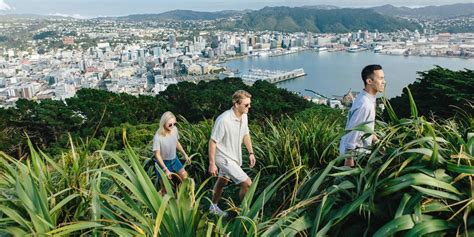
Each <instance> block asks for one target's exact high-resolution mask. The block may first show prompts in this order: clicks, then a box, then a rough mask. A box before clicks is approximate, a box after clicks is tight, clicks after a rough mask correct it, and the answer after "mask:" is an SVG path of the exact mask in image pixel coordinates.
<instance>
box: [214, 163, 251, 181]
mask: <svg viewBox="0 0 474 237" xmlns="http://www.w3.org/2000/svg"><path fill="white" fill-rule="evenodd" d="M216 166H217V168H219V177H227V178H230V179H232V181H233V182H234V183H236V184H240V183H242V182H244V181H245V180H247V179H248V178H249V176H248V175H247V174H246V173H245V172H244V171H243V170H242V167H240V165H239V164H237V162H235V161H234V160H230V159H222V158H216Z"/></svg>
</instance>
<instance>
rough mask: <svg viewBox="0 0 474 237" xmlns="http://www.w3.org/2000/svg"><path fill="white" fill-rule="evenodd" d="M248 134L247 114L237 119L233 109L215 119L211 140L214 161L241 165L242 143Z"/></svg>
mask: <svg viewBox="0 0 474 237" xmlns="http://www.w3.org/2000/svg"><path fill="white" fill-rule="evenodd" d="M248 134H249V127H248V119H247V114H243V115H242V117H241V119H238V118H237V116H236V115H235V113H234V111H233V109H230V110H227V111H225V112H224V113H222V114H221V115H219V117H217V119H216V123H215V124H214V127H213V128H212V133H211V139H212V140H214V141H215V142H216V147H217V149H216V160H218V159H228V160H233V161H235V162H237V164H239V165H242V142H243V139H244V136H245V135H248Z"/></svg>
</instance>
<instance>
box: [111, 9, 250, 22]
mask: <svg viewBox="0 0 474 237" xmlns="http://www.w3.org/2000/svg"><path fill="white" fill-rule="evenodd" d="M244 13H245V11H231V10H228V11H218V12H198V11H191V10H174V11H168V12H164V13H160V14H135V15H128V16H123V17H117V18H115V19H118V20H131V21H143V20H182V21H186V20H216V19H220V18H229V17H233V16H236V15H242V14H244Z"/></svg>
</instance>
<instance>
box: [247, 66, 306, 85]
mask: <svg viewBox="0 0 474 237" xmlns="http://www.w3.org/2000/svg"><path fill="white" fill-rule="evenodd" d="M305 75H306V73H305V72H304V69H303V68H298V69H295V70H292V71H280V70H275V71H272V70H262V69H250V70H249V73H248V74H244V75H242V80H243V81H244V83H246V84H249V85H252V84H253V83H255V82H256V81H258V80H262V81H268V82H270V83H272V84H275V83H278V82H282V81H286V80H290V79H294V78H297V77H302V76H305Z"/></svg>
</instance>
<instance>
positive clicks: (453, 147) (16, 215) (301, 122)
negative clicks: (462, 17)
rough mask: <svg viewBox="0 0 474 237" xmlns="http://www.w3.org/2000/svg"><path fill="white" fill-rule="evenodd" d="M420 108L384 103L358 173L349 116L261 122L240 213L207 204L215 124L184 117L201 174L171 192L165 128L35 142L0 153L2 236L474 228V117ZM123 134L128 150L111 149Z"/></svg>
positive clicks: (322, 114) (455, 232) (464, 232)
mask: <svg viewBox="0 0 474 237" xmlns="http://www.w3.org/2000/svg"><path fill="white" fill-rule="evenodd" d="M410 106H411V111H412V115H411V117H410V118H398V117H397V116H396V114H395V113H394V112H393V110H392V109H391V107H390V105H389V104H387V105H386V108H387V109H388V110H389V111H388V112H389V116H390V120H389V121H386V122H379V123H377V135H378V136H379V137H380V138H381V142H380V143H378V144H376V145H375V146H374V147H373V152H372V153H371V154H370V155H367V156H361V157H360V158H359V162H358V164H357V167H356V168H355V169H352V170H341V169H339V168H338V167H337V166H339V165H342V162H343V159H344V158H345V157H344V156H338V152H337V144H338V140H339V138H340V136H341V135H342V134H343V124H344V120H345V119H344V116H342V115H341V114H339V112H337V111H334V110H326V109H312V110H308V111H304V112H302V113H300V114H298V115H296V116H295V117H292V118H286V119H283V120H281V121H278V122H275V121H272V120H267V121H263V124H261V125H259V126H256V125H252V127H251V130H252V137H253V142H254V147H255V148H254V150H255V153H256V157H257V160H258V163H257V166H256V168H255V169H246V171H247V172H248V173H250V174H251V177H253V181H254V182H253V185H252V186H251V188H250V190H249V192H248V193H247V195H246V197H245V199H244V200H243V202H242V203H239V202H237V201H236V200H238V198H237V187H236V186H230V187H229V188H227V189H226V191H225V194H224V196H226V197H229V198H228V199H227V201H226V206H227V207H228V211H230V212H231V213H232V214H233V215H232V216H233V217H232V218H217V217H215V216H212V215H209V213H208V212H207V207H208V205H209V202H210V201H209V198H210V190H211V188H212V184H213V183H214V181H215V180H214V179H213V178H209V177H208V175H207V174H206V170H207V142H208V138H209V134H210V131H211V128H212V121H203V122H200V123H197V124H191V123H188V122H186V121H184V120H183V119H181V122H180V124H179V126H180V134H181V138H182V140H181V143H182V144H183V145H184V146H185V149H187V152H188V154H192V157H193V164H192V165H191V166H187V167H186V169H187V170H188V172H189V173H190V175H191V176H192V179H187V180H185V181H184V182H183V183H182V184H181V185H180V186H179V187H177V188H173V187H172V183H170V182H169V181H168V180H165V186H166V189H167V194H166V195H164V196H162V195H160V194H159V193H158V191H157V189H156V188H155V184H154V174H153V172H152V169H151V167H149V166H147V165H145V164H147V162H148V163H149V159H150V158H149V157H150V156H151V152H150V151H149V148H148V146H149V145H150V144H149V141H151V139H152V136H153V133H154V131H155V129H156V126H155V127H153V126H145V125H140V126H139V127H134V126H124V129H123V130H122V129H115V130H114V129H112V130H111V132H110V133H109V135H108V136H107V137H105V138H102V141H103V142H101V143H98V144H95V146H94V147H96V148H97V149H95V151H93V152H92V151H91V150H90V148H91V146H90V144H89V143H87V142H85V143H81V142H78V141H73V140H72V139H70V142H69V149H68V150H66V151H64V152H63V153H62V155H60V156H58V157H49V156H48V155H47V154H45V153H43V152H41V151H40V150H38V149H36V148H35V147H33V146H31V145H30V154H29V156H28V157H27V158H21V159H17V158H14V157H10V156H8V155H6V154H5V153H0V193H1V196H0V236H1V235H6V236H9V235H14V236H25V235H59V236H61V235H79V234H85V235H94V236H99V235H100V236H103V235H105V236H108V235H112V236H115V235H119V236H327V235H330V236H372V235H373V236H392V235H401V234H403V235H407V236H421V235H428V234H431V235H448V236H470V235H474V217H473V215H472V211H473V208H474V191H473V190H474V188H473V187H474V183H473V175H474V168H473V166H472V163H473V162H474V158H473V151H474V136H472V135H469V134H470V133H472V131H473V127H472V125H473V124H474V123H473V118H472V115H465V116H464V117H462V118H458V119H456V120H454V119H452V120H428V119H426V118H424V117H421V116H419V115H418V113H417V109H416V105H415V103H414V101H411V104H410ZM361 129H364V130H365V131H366V132H368V133H374V131H368V130H366V129H365V128H361ZM123 131H125V132H123ZM122 136H123V137H122ZM126 138H128V139H126ZM117 141H123V145H122V146H123V147H124V148H123V149H121V150H117V151H109V149H107V147H108V146H109V147H110V146H111V147H114V146H116V144H113V143H117ZM78 144H79V145H78ZM244 160H245V158H244ZM245 165H246V164H244V166H245Z"/></svg>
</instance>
